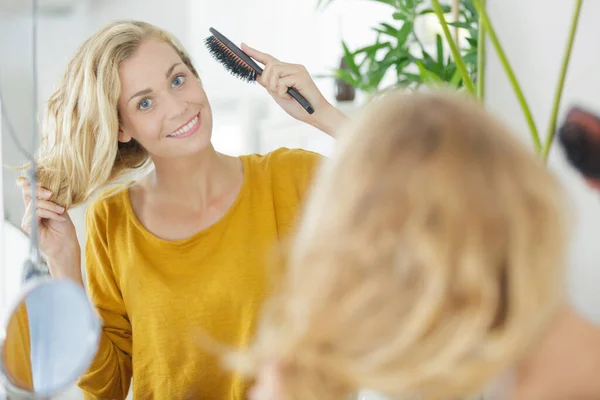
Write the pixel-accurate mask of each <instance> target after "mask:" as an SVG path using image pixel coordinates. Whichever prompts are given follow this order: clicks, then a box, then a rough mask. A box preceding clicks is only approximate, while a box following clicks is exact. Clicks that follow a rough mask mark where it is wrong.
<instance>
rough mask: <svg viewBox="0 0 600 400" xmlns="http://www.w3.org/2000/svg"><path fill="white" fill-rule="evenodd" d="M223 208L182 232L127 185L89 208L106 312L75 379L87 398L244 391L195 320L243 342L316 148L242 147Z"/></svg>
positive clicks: (209, 398) (90, 245)
mask: <svg viewBox="0 0 600 400" xmlns="http://www.w3.org/2000/svg"><path fill="white" fill-rule="evenodd" d="M241 159H242V162H243V166H244V183H243V185H242V189H241V192H240V195H239V197H238V199H237V200H236V202H235V203H234V205H233V206H232V208H231V209H230V210H229V212H227V213H226V215H225V216H224V217H223V218H222V219H221V220H220V221H218V222H217V223H216V224H214V225H213V226H211V227H209V228H208V229H206V230H203V231H201V232H199V233H197V234H196V235H194V236H192V237H190V238H188V239H185V240H180V241H175V242H172V241H165V240H162V239H159V238H157V237H156V236H154V235H152V234H151V233H150V232H149V231H147V230H146V229H145V228H144V227H143V226H142V224H141V223H140V221H139V220H138V219H137V217H136V215H135V214H134V212H133V209H132V207H131V203H130V201H129V195H128V191H127V190H123V191H121V192H118V193H116V194H114V195H111V196H110V197H107V198H102V199H100V200H98V201H97V202H95V203H94V204H92V205H91V206H90V207H89V208H88V211H87V244H86V253H85V257H86V258H85V259H86V280H87V290H88V293H89V296H90V298H91V300H92V301H93V303H94V304H95V305H96V307H97V309H98V311H99V313H100V316H101V317H102V319H103V321H104V329H103V335H102V339H101V343H100V349H99V351H98V353H97V355H96V357H95V360H94V362H93V364H92V366H91V368H90V369H89V371H88V372H87V373H86V374H85V375H84V376H83V377H82V378H81V379H80V382H79V386H80V387H81V389H82V390H83V392H84V395H85V398H86V399H123V398H125V397H126V395H127V393H128V391H129V387H130V382H131V379H132V377H133V394H134V398H135V399H202V400H226V399H245V398H246V391H247V389H248V383H247V382H244V381H243V379H242V378H241V377H240V376H238V375H236V374H233V373H230V372H228V371H226V370H224V369H223V368H222V366H221V364H220V360H218V359H217V358H216V357H214V356H213V355H210V354H209V353H207V352H206V351H204V350H203V348H202V346H201V341H200V339H199V336H198V335H199V333H198V332H199V331H205V332H207V333H209V334H210V335H211V336H212V337H213V338H215V339H217V340H219V341H220V342H223V343H226V344H230V345H235V346H245V345H247V344H248V343H249V342H250V340H251V339H252V336H253V334H254V330H255V321H256V317H257V314H258V312H259V310H260V307H261V303H262V302H263V299H264V298H265V296H266V295H267V288H268V287H267V286H268V284H269V281H268V277H267V274H266V265H265V261H266V259H267V258H268V257H269V256H270V252H271V251H272V250H273V246H274V245H275V244H276V242H277V241H278V240H279V239H281V238H282V237H283V236H284V235H285V234H286V233H287V232H289V230H290V228H291V225H292V223H293V222H294V220H295V218H296V217H297V215H298V213H299V211H300V210H299V207H300V204H301V201H302V199H303V197H304V195H305V193H306V191H307V189H308V187H309V184H310V181H311V178H312V176H313V173H314V171H315V167H316V166H317V164H318V162H319V160H320V156H319V155H317V154H315V153H311V152H308V151H303V150H289V149H279V150H276V151H274V152H272V153H269V154H267V155H265V156H260V155H249V156H243V157H241Z"/></svg>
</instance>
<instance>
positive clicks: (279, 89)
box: [242, 44, 347, 136]
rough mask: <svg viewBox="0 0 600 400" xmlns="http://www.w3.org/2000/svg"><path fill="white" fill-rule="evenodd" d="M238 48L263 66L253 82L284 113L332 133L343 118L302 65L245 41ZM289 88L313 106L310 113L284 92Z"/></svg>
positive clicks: (344, 118) (344, 117)
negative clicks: (288, 61) (284, 59)
mask: <svg viewBox="0 0 600 400" xmlns="http://www.w3.org/2000/svg"><path fill="white" fill-rule="evenodd" d="M242 50H243V51H244V52H245V53H247V54H248V55H249V56H250V57H252V58H254V59H255V60H257V61H259V62H260V63H262V64H264V65H265V68H264V72H263V74H262V75H261V76H259V77H257V79H256V81H257V82H258V83H259V84H260V85H261V86H262V87H264V88H265V89H267V91H268V92H269V94H270V95H271V97H273V100H275V102H276V103H277V104H279V106H280V107H281V108H283V110H284V111H285V112H286V113H288V114H289V115H291V116H292V117H294V118H295V119H297V120H299V121H302V122H306V123H307V124H310V125H312V126H314V127H315V128H317V129H319V130H322V131H323V132H325V133H327V134H328V135H330V136H335V131H336V130H337V129H338V128H339V127H340V125H342V124H343V123H344V122H345V121H346V119H347V117H346V116H345V115H344V114H343V113H342V112H341V111H339V110H338V109H337V108H335V107H334V106H332V105H331V104H330V103H329V102H328V101H327V100H326V99H325V97H324V96H323V94H322V93H321V92H320V91H319V89H318V88H317V85H316V84H315V82H314V81H313V79H312V78H311V76H310V74H309V73H308V71H307V70H306V67H304V66H303V65H298V64H290V63H285V62H282V61H279V60H278V59H276V58H275V57H273V56H271V55H269V54H266V53H262V52H260V51H258V50H256V49H253V48H252V47H250V46H248V45H246V44H242ZM290 87H294V89H296V90H297V91H298V92H299V93H300V94H301V95H302V96H304V98H305V99H306V100H308V102H309V103H310V104H311V105H312V106H313V108H314V110H315V112H314V113H313V114H312V115H311V114H309V113H307V112H306V110H304V108H302V106H300V104H298V102H297V101H296V100H294V99H293V98H292V96H290V95H289V94H288V93H287V90H288V88H290Z"/></svg>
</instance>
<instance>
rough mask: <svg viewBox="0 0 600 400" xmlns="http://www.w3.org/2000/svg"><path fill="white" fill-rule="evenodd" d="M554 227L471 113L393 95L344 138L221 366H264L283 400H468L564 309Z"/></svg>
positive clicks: (535, 174) (523, 176)
mask: <svg viewBox="0 0 600 400" xmlns="http://www.w3.org/2000/svg"><path fill="white" fill-rule="evenodd" d="M565 228H566V226H565V221H564V218H563V198H562V193H561V191H560V190H559V186H558V184H557V182H556V181H555V179H554V178H553V176H552V175H551V174H550V173H549V172H548V171H547V170H546V168H545V166H544V165H543V163H542V162H541V161H540V160H538V159H536V157H535V156H534V155H533V154H531V153H530V152H529V151H528V150H527V149H526V148H525V147H524V146H523V145H522V144H521V143H519V142H518V141H517V139H516V138H514V137H513V135H512V134H511V132H510V131H509V130H508V129H507V128H506V127H505V126H504V125H502V124H501V123H500V122H499V121H497V120H496V119H495V118H493V117H492V116H490V115H489V114H488V113H487V112H486V111H484V110H483V108H482V107H481V106H480V105H479V104H476V103H475V102H474V101H472V100H469V99H467V98H465V97H462V96H459V95H457V94H450V93H446V92H439V93H430V94H423V93H417V94H410V95H406V94H402V93H392V94H389V95H387V96H385V97H384V98H383V99H381V100H379V101H377V102H375V103H374V104H372V105H371V106H369V107H367V109H366V111H365V112H364V114H363V115H362V116H361V117H360V118H359V119H358V121H357V122H356V123H355V124H353V125H352V126H351V127H350V129H349V131H347V132H346V133H345V134H344V135H343V136H342V138H341V139H340V143H339V147H338V148H337V151H336V153H335V154H334V155H333V157H332V158H331V159H330V160H329V161H328V163H326V164H325V166H324V169H323V170H322V171H321V173H320V175H319V176H318V179H317V182H316V186H315V188H314V192H313V193H312V196H311V197H310V200H309V202H308V204H307V207H306V212H305V214H304V215H303V219H302V220H301V223H300V226H299V230H298V232H297V235H296V236H295V238H294V239H293V240H292V243H291V248H290V251H289V253H288V254H287V257H286V258H287V261H286V262H285V266H286V268H287V271H286V273H285V275H284V277H283V281H282V283H281V286H280V289H281V290H280V291H279V293H277V294H276V295H274V296H273V297H272V298H271V299H270V301H268V302H267V304H266V308H265V310H264V314H263V318H262V321H261V323H260V328H259V331H258V335H257V338H256V341H255V343H254V344H253V345H252V346H251V348H250V350H249V351H248V352H247V353H245V356H242V357H241V358H236V357H232V358H230V359H229V360H228V362H230V363H232V364H233V365H234V366H235V367H236V368H239V369H241V370H244V369H247V372H249V373H255V372H256V368H257V366H259V365H260V363H261V362H265V361H269V362H274V363H276V364H277V365H278V366H279V370H278V372H279V374H280V376H279V379H280V384H281V386H282V388H283V392H284V394H285V398H286V399H294V400H300V399H302V400H310V399H345V398H347V397H346V396H348V395H350V394H352V393H356V392H357V391H358V390H359V389H361V388H369V389H372V390H375V391H377V392H380V393H382V394H384V395H388V396H392V397H394V398H418V399H452V398H456V397H459V396H466V395H472V394H476V393H478V391H480V390H482V389H483V387H484V386H485V384H486V383H487V382H488V381H489V380H490V379H492V378H493V377H494V376H495V375H496V374H499V373H501V372H502V371H503V370H504V369H505V368H507V367H509V366H510V365H511V364H512V363H513V362H515V361H516V360H517V359H518V358H519V357H520V356H521V355H522V354H523V353H524V352H525V350H526V349H527V348H528V346H529V345H530V344H531V343H532V341H534V340H535V339H536V337H537V335H538V333H540V332H541V331H542V330H543V329H544V326H545V325H546V323H547V322H548V320H549V318H550V317H551V316H552V315H553V313H554V312H555V310H556V308H557V306H558V305H559V304H561V303H562V300H563V276H562V273H563V261H564V257H563V251H564V247H565V236H566V235H565ZM238 355H239V354H238Z"/></svg>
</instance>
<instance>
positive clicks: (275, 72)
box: [257, 63, 308, 94]
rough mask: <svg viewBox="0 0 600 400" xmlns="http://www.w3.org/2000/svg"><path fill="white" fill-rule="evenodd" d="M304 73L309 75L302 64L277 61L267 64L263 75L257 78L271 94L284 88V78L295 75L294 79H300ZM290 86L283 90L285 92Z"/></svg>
mask: <svg viewBox="0 0 600 400" xmlns="http://www.w3.org/2000/svg"><path fill="white" fill-rule="evenodd" d="M304 75H306V76H308V72H307V71H306V68H304V67H303V66H302V65H296V64H284V63H276V64H268V65H266V66H265V71H264V72H263V75H262V76H261V77H260V79H257V80H258V81H259V83H260V84H261V85H262V86H264V87H265V88H266V89H267V90H268V91H269V92H270V93H271V94H277V93H279V92H280V90H282V86H284V84H283V81H282V79H283V78H287V77H291V76H295V78H294V80H295V81H298V79H300V78H301V77H302V76H304ZM288 87H290V86H286V87H285V90H283V92H284V93H285V92H286V91H287V89H288Z"/></svg>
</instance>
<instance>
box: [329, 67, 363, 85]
mask: <svg viewBox="0 0 600 400" xmlns="http://www.w3.org/2000/svg"><path fill="white" fill-rule="evenodd" d="M333 77H334V78H336V79H339V80H342V81H344V82H346V83H348V84H350V85H352V86H354V87H356V85H357V84H358V80H357V79H354V77H353V76H352V75H351V74H350V73H349V72H348V71H346V70H344V69H337V70H335V71H334V73H333Z"/></svg>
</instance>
